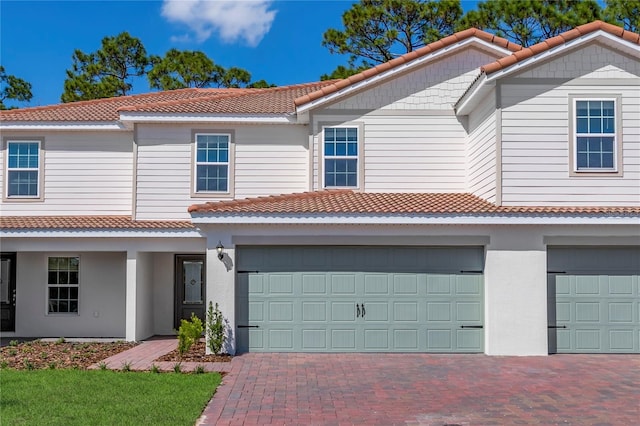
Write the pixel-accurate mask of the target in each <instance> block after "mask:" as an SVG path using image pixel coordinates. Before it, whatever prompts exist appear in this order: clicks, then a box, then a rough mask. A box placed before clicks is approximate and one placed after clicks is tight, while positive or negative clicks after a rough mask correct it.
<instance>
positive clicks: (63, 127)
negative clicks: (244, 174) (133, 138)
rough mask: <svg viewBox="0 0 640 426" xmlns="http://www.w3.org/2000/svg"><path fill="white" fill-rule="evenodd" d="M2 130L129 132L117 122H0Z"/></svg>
mask: <svg viewBox="0 0 640 426" xmlns="http://www.w3.org/2000/svg"><path fill="white" fill-rule="evenodd" d="M0 129H2V130H36V131H39V130H60V131H69V130H71V131H73V130H80V131H91V130H129V129H128V128H127V127H126V126H125V125H124V124H123V123H120V122H117V121H95V122H92V121H0Z"/></svg>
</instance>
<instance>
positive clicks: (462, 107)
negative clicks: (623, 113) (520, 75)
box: [456, 30, 640, 115]
mask: <svg viewBox="0 0 640 426" xmlns="http://www.w3.org/2000/svg"><path fill="white" fill-rule="evenodd" d="M593 40H598V41H602V42H605V43H607V44H608V43H609V42H610V43H613V44H616V45H618V46H619V47H620V48H621V50H623V51H624V52H626V53H627V54H632V55H635V56H640V46H638V45H637V44H633V43H630V42H628V41H626V40H623V39H620V38H619V37H616V36H614V35H613V34H609V33H607V32H605V31H602V30H598V31H596V32H593V33H590V34H586V35H584V36H582V37H578V38H576V39H573V40H570V41H568V42H566V43H563V44H560V45H558V46H556V47H554V48H552V49H549V50H546V51H544V52H542V53H539V54H538V55H534V56H532V57H530V58H527V59H523V60H522V61H518V62H516V63H515V64H513V65H510V66H508V67H507V68H504V69H502V70H500V71H496V72H494V73H492V74H491V75H489V76H487V75H486V74H484V73H483V74H482V75H481V77H480V78H478V80H476V81H475V82H474V83H473V85H472V87H471V89H470V90H469V91H468V92H467V93H465V94H464V95H463V96H462V98H460V100H459V101H458V104H457V107H456V113H457V114H459V115H467V114H468V113H469V112H470V109H471V108H473V107H474V106H475V104H476V103H477V101H478V100H480V99H482V98H483V97H484V95H485V94H486V93H487V92H488V91H489V90H490V89H491V88H492V87H494V86H495V84H496V80H498V79H500V78H503V77H505V76H508V75H511V74H514V73H517V72H520V71H522V70H523V69H525V68H527V67H529V66H531V65H535V63H536V62H542V61H546V60H549V59H551V58H553V57H556V56H560V55H562V54H564V53H565V52H566V51H567V50H571V49H574V48H575V47H576V46H579V45H581V44H585V43H589V42H591V41H593Z"/></svg>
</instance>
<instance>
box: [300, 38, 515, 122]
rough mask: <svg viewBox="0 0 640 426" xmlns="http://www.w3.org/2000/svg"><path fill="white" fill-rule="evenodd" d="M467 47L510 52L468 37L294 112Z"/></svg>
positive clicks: (324, 102)
mask: <svg viewBox="0 0 640 426" xmlns="http://www.w3.org/2000/svg"><path fill="white" fill-rule="evenodd" d="M468 46H475V47H478V48H479V49H482V50H489V51H494V52H497V53H498V54H500V55H504V56H509V55H510V54H511V53H513V52H511V51H510V50H509V49H505V48H503V47H500V46H497V45H495V44H493V43H489V42H487V41H484V40H482V39H479V38H476V37H470V38H468V39H466V40H463V41H461V42H459V43H456V44H452V45H450V46H447V47H444V48H442V49H439V50H437V51H435V52H433V53H431V54H428V55H425V56H422V57H420V58H417V59H414V60H413V61H411V62H407V63H404V64H402V65H398V66H397V67H394V68H392V69H390V70H388V71H385V72H382V73H380V74H376V75H374V76H372V77H369V78H367V79H364V80H362V81H359V82H357V83H353V84H351V85H349V86H347V87H345V88H344V89H341V90H338V91H337V92H334V93H331V94H329V95H327V96H323V97H321V98H319V99H316V100H314V101H311V102H308V103H306V104H304V105H301V106H299V107H298V108H297V109H296V111H297V113H298V114H302V113H304V112H307V111H309V110H311V109H315V108H318V107H320V106H322V105H324V104H326V103H330V102H333V101H334V100H336V98H342V97H345V96H348V95H349V94H351V93H353V92H356V91H360V90H362V89H363V88H365V87H366V86H370V85H374V84H376V83H379V82H381V81H384V80H387V79H389V78H392V77H393V76H395V75H396V74H400V73H404V72H406V71H409V70H412V69H414V68H418V67H421V66H423V65H424V64H427V63H429V62H435V61H438V60H439V59H440V58H442V57H443V56H447V55H450V54H451V52H453V51H455V50H458V49H463V48H465V47H468Z"/></svg>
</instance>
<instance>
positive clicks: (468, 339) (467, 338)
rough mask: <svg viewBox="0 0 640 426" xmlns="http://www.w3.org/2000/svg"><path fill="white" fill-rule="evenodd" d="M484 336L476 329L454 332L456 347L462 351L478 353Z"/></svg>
mask: <svg viewBox="0 0 640 426" xmlns="http://www.w3.org/2000/svg"><path fill="white" fill-rule="evenodd" d="M483 336H484V334H483V333H482V331H481V330H478V329H462V330H456V339H457V347H458V348H459V349H461V350H463V351H469V352H479V351H480V350H481V349H482V339H483Z"/></svg>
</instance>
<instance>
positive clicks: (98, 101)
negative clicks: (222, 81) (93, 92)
mask: <svg viewBox="0 0 640 426" xmlns="http://www.w3.org/2000/svg"><path fill="white" fill-rule="evenodd" d="M223 90H230V89H224V88H217V87H206V88H198V87H185V88H183V89H173V90H163V91H158V92H147V93H137V94H132V95H123V96H112V97H110V98H99V99H89V100H86V101H75V102H63V103H59V104H52V105H39V106H33V107H25V108H17V109H6V110H0V117H1V116H2V115H3V114H5V115H6V114H10V113H15V112H18V111H20V112H22V111H25V112H33V111H43V110H49V109H57V108H65V107H66V108H68V107H72V106H85V105H95V104H101V103H108V102H120V101H125V100H127V99H139V98H145V97H149V98H150V97H154V96H163V95H166V94H167V93H177V92H195V93H198V92H209V91H210V92H212V93H213V92H220V91H223ZM234 90H235V89H234ZM240 90H242V89H240Z"/></svg>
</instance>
